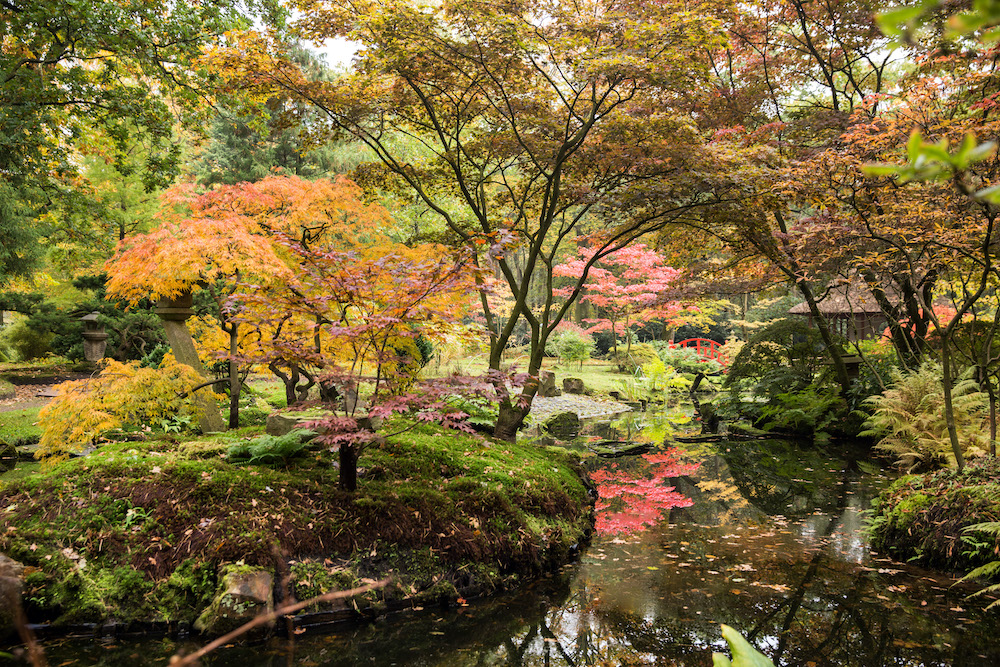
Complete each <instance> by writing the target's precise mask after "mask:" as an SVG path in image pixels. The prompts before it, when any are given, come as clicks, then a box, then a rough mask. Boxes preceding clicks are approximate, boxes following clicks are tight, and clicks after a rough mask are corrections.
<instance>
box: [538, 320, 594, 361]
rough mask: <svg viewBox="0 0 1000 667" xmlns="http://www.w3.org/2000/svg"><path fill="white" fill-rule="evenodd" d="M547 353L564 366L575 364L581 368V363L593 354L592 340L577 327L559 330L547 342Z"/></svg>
mask: <svg viewBox="0 0 1000 667" xmlns="http://www.w3.org/2000/svg"><path fill="white" fill-rule="evenodd" d="M547 351H551V352H552V354H554V355H555V356H557V357H559V360H560V361H562V362H563V363H565V364H570V363H574V362H576V363H578V364H579V365H580V368H583V362H585V361H586V360H588V359H590V357H591V355H592V354H593V353H594V339H593V338H592V337H591V336H590V334H588V333H587V332H586V331H584V330H583V329H580V328H578V327H572V328H568V327H567V328H560V329H559V330H557V331H556V332H555V334H554V335H553V336H552V338H551V339H550V340H549V345H548V350H547Z"/></svg>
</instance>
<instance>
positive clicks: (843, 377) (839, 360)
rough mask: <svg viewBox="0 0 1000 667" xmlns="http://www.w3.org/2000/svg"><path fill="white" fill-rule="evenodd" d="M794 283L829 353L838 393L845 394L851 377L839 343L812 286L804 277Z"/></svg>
mask: <svg viewBox="0 0 1000 667" xmlns="http://www.w3.org/2000/svg"><path fill="white" fill-rule="evenodd" d="M795 285H796V287H798V288H799V292H801V294H802V298H803V299H804V300H805V302H806V305H807V306H808V307H809V313H810V315H812V318H813V322H814V323H815V325H816V328H817V329H818V330H819V335H820V338H822V339H823V345H824V346H826V352H827V354H829V355H830V362H831V363H832V364H833V372H834V373H835V374H836V376H837V383H838V384H839V385H840V394H841V396H845V395H846V394H847V391H848V390H849V389H850V388H851V378H850V376H848V374H847V364H845V363H844V355H843V354H842V353H841V350H840V345H839V344H838V343H837V341H836V340H834V337H833V332H832V331H830V325H829V323H828V322H827V321H826V318H825V317H824V316H823V313H821V312H820V310H819V304H818V303H817V302H816V296H815V295H814V294H813V292H812V288H811V287H809V283H807V282H806V281H805V279H802V278H799V279H797V280H796V281H795Z"/></svg>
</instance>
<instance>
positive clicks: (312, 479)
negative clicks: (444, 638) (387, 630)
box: [0, 426, 591, 625]
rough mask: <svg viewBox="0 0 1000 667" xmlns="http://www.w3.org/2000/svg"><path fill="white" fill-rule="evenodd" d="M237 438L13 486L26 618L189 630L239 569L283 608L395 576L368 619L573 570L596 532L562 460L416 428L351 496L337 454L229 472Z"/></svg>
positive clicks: (371, 464)
mask: <svg viewBox="0 0 1000 667" xmlns="http://www.w3.org/2000/svg"><path fill="white" fill-rule="evenodd" d="M251 435H255V434H248V433H243V434H242V437H243V438H244V439H245V438H248V437H250V436H251ZM239 437H241V435H240V434H235V435H234V434H230V435H227V436H218V437H216V438H214V439H212V438H206V439H202V440H198V441H194V442H180V443H178V442H172V441H169V440H158V441H151V442H144V443H116V444H108V445H105V446H102V447H101V448H99V449H98V450H97V451H96V452H94V453H93V454H91V455H89V456H86V457H83V458H80V459H75V460H70V461H66V462H63V463H60V464H57V465H55V466H53V467H51V468H50V469H47V470H44V471H43V472H41V473H38V474H34V475H30V476H27V477H24V478H20V479H14V480H12V481H9V482H3V481H2V480H0V516H2V522H0V526H2V528H0V552H2V553H6V554H7V555H8V556H10V557H12V558H14V559H16V560H17V561H20V562H21V563H23V564H24V565H25V566H27V567H26V569H25V577H24V581H25V586H24V588H25V591H24V600H25V606H26V609H27V612H28V615H29V617H30V619H31V620H34V621H38V622H41V621H51V622H54V623H56V624H64V625H65V624H76V623H101V622H107V621H109V620H115V621H117V622H120V623H121V622H124V623H128V622H142V621H154V620H167V621H178V622H193V621H194V620H195V619H196V618H197V617H198V615H199V614H200V612H201V611H202V610H203V609H204V608H205V607H206V606H208V604H209V603H210V601H211V598H212V596H213V594H214V593H215V591H216V588H217V586H218V584H219V573H220V571H221V569H222V568H223V567H224V566H227V565H231V564H234V563H239V564H243V565H246V566H259V567H262V568H266V569H268V570H270V571H271V572H273V573H274V575H275V576H274V580H275V582H276V585H275V588H276V590H275V597H276V599H277V602H279V603H280V602H282V601H285V600H287V599H288V598H289V596H295V597H296V598H298V599H300V600H301V599H306V598H308V597H310V596H313V595H316V594H318V593H322V592H326V591H327V590H329V589H331V588H341V589H343V588H350V587H351V586H353V585H356V584H358V583H359V582H361V581H362V580H366V579H375V578H380V577H382V576H385V575H391V576H392V577H394V583H393V584H392V585H391V586H390V587H389V588H387V589H385V590H383V591H380V592H379V593H378V594H377V595H376V596H374V597H372V598H370V599H369V600H367V601H366V604H367V605H368V606H372V605H374V607H375V608H376V609H377V608H378V607H379V606H382V605H387V604H390V605H391V604H393V603H399V602H400V601H411V602H412V601H419V602H423V601H427V600H430V599H439V600H448V599H456V598H457V597H459V596H460V595H464V596H466V597H467V596H469V595H472V594H484V593H490V592H493V591H495V590H498V589H501V588H504V587H508V586H510V585H512V584H513V583H515V582H517V581H519V580H520V579H522V578H524V577H531V576H534V575H536V574H538V573H540V572H542V571H544V570H546V569H549V568H552V567H554V566H556V565H558V564H561V563H563V562H565V561H566V560H567V559H568V558H569V556H570V554H571V553H572V551H573V549H574V548H575V545H577V544H578V543H579V542H580V541H581V540H582V539H583V538H584V537H585V535H586V534H587V533H588V531H589V528H590V525H591V504H590V499H589V497H588V494H587V489H586V487H585V484H584V482H583V481H582V480H581V478H580V474H579V469H578V467H577V465H576V462H575V461H574V460H573V459H572V458H570V457H568V456H567V455H566V454H565V453H563V452H561V451H559V450H554V449H545V448H540V447H538V446H535V445H531V444H511V443H496V442H493V441H490V440H487V439H484V438H481V437H470V436H465V435H459V434H456V433H454V432H444V431H441V430H440V429H437V428H436V427H433V426H420V427H418V428H416V429H414V430H411V431H409V432H407V433H406V434H404V435H401V436H398V437H395V438H391V439H389V440H388V441H386V442H384V443H381V444H376V445H373V446H372V447H371V448H369V449H368V450H367V451H366V452H365V454H364V455H363V457H362V459H361V466H362V471H361V476H360V480H359V482H360V483H359V490H358V492H357V493H355V494H348V493H345V492H341V491H339V490H338V489H337V471H336V469H335V468H334V467H332V464H331V460H332V458H333V457H332V455H331V454H329V453H328V452H325V451H321V450H320V451H316V450H311V449H307V450H305V451H304V452H303V455H301V456H299V457H297V458H294V459H292V460H290V461H289V462H288V463H287V465H285V466H283V467H268V466H258V465H234V464H232V463H229V462H227V457H226V456H225V453H226V451H227V449H228V448H229V447H230V446H231V445H232V444H233V442H234V439H235V438H239ZM351 606H352V607H353V606H355V605H354V604H352V605H351ZM357 606H365V605H364V604H362V605H357Z"/></svg>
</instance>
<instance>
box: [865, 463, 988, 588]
mask: <svg viewBox="0 0 1000 667" xmlns="http://www.w3.org/2000/svg"><path fill="white" fill-rule="evenodd" d="M990 521H1000V464H998V463H997V462H996V461H993V460H989V459H986V460H983V461H977V462H973V463H971V464H970V465H968V466H967V467H966V469H965V470H964V471H962V472H958V471H957V470H943V471H938V472H936V473H931V474H927V475H908V476H906V477H902V478H900V479H899V480H897V481H896V482H894V483H893V484H892V486H890V487H889V488H888V489H887V490H886V491H884V492H883V493H882V494H881V495H880V496H879V497H878V498H877V499H876V500H875V501H874V502H873V511H872V516H871V521H870V524H869V527H868V532H869V535H870V538H871V541H872V547H873V548H874V549H877V550H879V551H883V552H886V553H889V554H891V555H892V556H893V557H895V558H898V559H901V560H911V561H915V562H918V563H920V564H922V565H926V566H929V567H937V568H941V569H945V570H965V571H968V570H971V569H973V568H975V567H978V566H980V565H983V564H985V563H986V562H989V561H990V560H993V559H995V557H996V555H995V554H996V550H997V549H1000V541H998V539H997V538H996V536H990V535H986V534H981V535H973V534H969V533H968V532H966V531H965V528H966V527H967V526H970V525H972V524H976V523H984V522H990Z"/></svg>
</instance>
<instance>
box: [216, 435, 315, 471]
mask: <svg viewBox="0 0 1000 667" xmlns="http://www.w3.org/2000/svg"><path fill="white" fill-rule="evenodd" d="M315 436H316V432H315V431H307V430H303V429H299V430H295V431H289V432H288V433H286V434H285V435H280V436H274V435H262V436H259V437H257V438H254V439H253V440H251V441H250V442H241V443H239V444H236V445H233V446H232V447H230V448H229V449H228V451H227V452H226V457H227V458H228V459H229V460H230V461H231V462H233V463H245V464H247V465H288V462H289V461H290V460H291V459H293V458H295V457H296V456H298V455H299V454H301V453H302V452H303V451H304V450H305V449H306V448H307V447H308V445H309V442H310V441H311V440H312V439H313V438H314V437H315Z"/></svg>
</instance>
